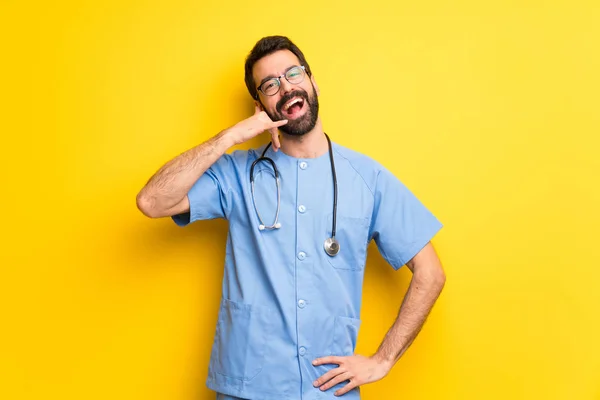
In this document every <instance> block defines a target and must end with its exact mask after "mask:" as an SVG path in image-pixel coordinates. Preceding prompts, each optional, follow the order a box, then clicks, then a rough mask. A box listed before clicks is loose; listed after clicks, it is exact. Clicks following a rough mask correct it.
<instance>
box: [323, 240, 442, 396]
mask: <svg viewBox="0 0 600 400" xmlns="http://www.w3.org/2000/svg"><path fill="white" fill-rule="evenodd" d="M406 266H407V267H408V268H409V269H410V270H411V272H412V273H413V277H412V279H411V282H410V285H409V288H408V290H407V292H406V294H405V296H404V300H403V301H402V305H401V306H400V310H399V312H398V315H397V317H396V320H395V322H394V324H393V325H392V327H391V328H390V329H389V330H388V332H387V334H386V335H385V337H384V339H383V341H382V342H381V344H380V346H379V348H378V349H377V352H376V353H375V354H374V355H372V356H370V357H365V356H362V355H358V354H355V355H352V356H347V357H338V356H328V357H321V358H317V359H315V360H314V361H313V365H321V364H337V365H338V367H337V368H334V369H332V370H330V371H328V372H327V373H325V374H324V375H322V376H321V377H320V378H319V379H317V380H316V381H315V382H313V385H314V386H315V387H319V388H320V389H321V390H327V389H329V388H331V387H333V386H335V385H337V384H338V383H340V382H344V381H349V383H348V384H346V386H344V387H343V388H341V389H339V390H338V391H336V392H335V395H336V396H341V395H343V394H345V393H347V392H349V391H350V390H352V389H354V388H355V387H357V386H360V385H364V384H367V383H372V382H375V381H378V380H380V379H382V378H384V377H385V376H386V375H387V374H388V373H389V371H390V370H391V369H392V367H393V366H394V364H395V363H396V362H397V361H398V360H399V359H400V358H401V357H402V355H403V354H404V353H405V352H406V350H407V349H408V348H409V347H410V345H411V344H412V343H413V341H414V340H415V338H416V337H417V335H418V334H419V332H420V331H421V328H422V327H423V325H424V323H425V320H426V319H427V316H428V315H429V313H430V311H431V309H432V308H433V305H434V304H435V302H436V300H437V298H438V297H439V295H440V293H441V291H442V289H443V287H444V285H445V282H446V275H445V273H444V270H443V268H442V264H441V262H440V260H439V258H438V256H437V254H436V252H435V250H434V248H433V245H432V244H431V243H427V245H425V247H424V248H423V249H422V250H421V251H420V252H419V253H417V255H415V256H414V257H413V258H412V259H411V260H410V261H409V262H408V263H407V264H406Z"/></svg>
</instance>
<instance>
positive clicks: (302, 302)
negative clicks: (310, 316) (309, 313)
mask: <svg viewBox="0 0 600 400" xmlns="http://www.w3.org/2000/svg"><path fill="white" fill-rule="evenodd" d="M304 306H306V301H304V300H298V307H300V308H304Z"/></svg>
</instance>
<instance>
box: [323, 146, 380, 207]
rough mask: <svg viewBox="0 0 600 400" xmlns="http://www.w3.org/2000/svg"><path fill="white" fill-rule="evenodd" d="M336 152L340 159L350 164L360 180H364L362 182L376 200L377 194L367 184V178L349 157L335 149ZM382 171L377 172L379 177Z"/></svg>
mask: <svg viewBox="0 0 600 400" xmlns="http://www.w3.org/2000/svg"><path fill="white" fill-rule="evenodd" d="M334 151H335V152H336V153H337V154H339V155H340V157H342V158H343V159H344V160H346V161H347V162H348V164H349V165H350V167H352V169H353V170H354V172H356V174H357V175H358V176H360V179H362V181H363V182H364V184H365V186H366V187H367V189H369V192H371V196H373V198H375V193H373V189H371V187H370V186H369V184H368V183H367V181H366V180H365V178H364V177H363V176H362V174H361V173H360V172H358V170H357V169H356V168H355V167H354V165H353V164H352V162H351V161H350V160H349V159H348V157H346V156H344V155H343V154H342V153H340V151H339V150H338V149H334ZM379 172H380V171H377V175H379Z"/></svg>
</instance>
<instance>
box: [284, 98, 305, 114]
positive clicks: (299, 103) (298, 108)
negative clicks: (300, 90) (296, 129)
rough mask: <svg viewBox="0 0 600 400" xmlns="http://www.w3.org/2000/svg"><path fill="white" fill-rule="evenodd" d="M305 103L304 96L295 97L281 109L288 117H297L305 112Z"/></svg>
mask: <svg viewBox="0 0 600 400" xmlns="http://www.w3.org/2000/svg"><path fill="white" fill-rule="evenodd" d="M305 103H306V102H305V101H304V99H303V98H302V97H294V98H293V99H291V100H290V101H288V102H287V103H285V104H284V105H283V107H281V111H282V112H283V115H285V116H286V117H287V118H289V119H295V118H298V117H299V116H300V115H302V114H303V113H304V110H305V108H306V107H305Z"/></svg>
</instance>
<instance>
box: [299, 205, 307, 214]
mask: <svg viewBox="0 0 600 400" xmlns="http://www.w3.org/2000/svg"><path fill="white" fill-rule="evenodd" d="M298 211H300V212H301V213H303V212H305V211H306V207H304V206H300V207H298Z"/></svg>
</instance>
